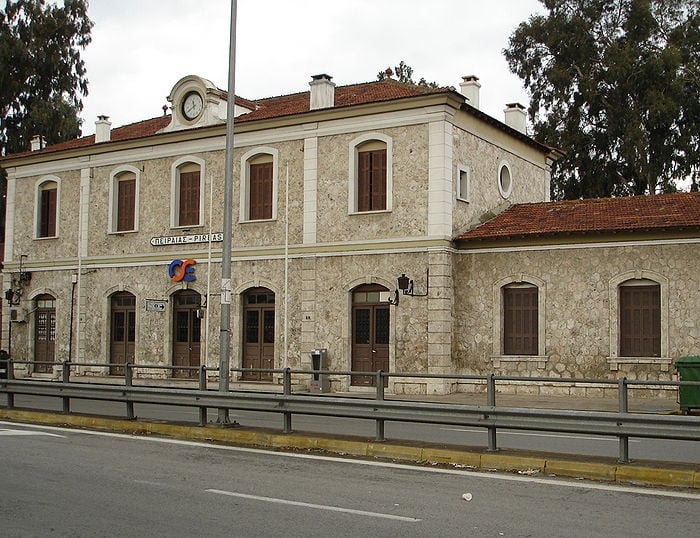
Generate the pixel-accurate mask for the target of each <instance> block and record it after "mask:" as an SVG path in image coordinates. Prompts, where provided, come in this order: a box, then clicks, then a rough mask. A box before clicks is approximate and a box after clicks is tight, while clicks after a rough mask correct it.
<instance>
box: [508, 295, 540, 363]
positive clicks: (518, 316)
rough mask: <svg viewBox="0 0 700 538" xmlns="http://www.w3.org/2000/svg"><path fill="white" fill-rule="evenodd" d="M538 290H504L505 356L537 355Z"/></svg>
mask: <svg viewBox="0 0 700 538" xmlns="http://www.w3.org/2000/svg"><path fill="white" fill-rule="evenodd" d="M537 318H538V289H537V288H536V287H534V286H528V287H505V288H503V354H504V355H537V351H538V337H537V334H538V321H537Z"/></svg>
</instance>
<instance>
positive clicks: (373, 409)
mask: <svg viewBox="0 0 700 538" xmlns="http://www.w3.org/2000/svg"><path fill="white" fill-rule="evenodd" d="M76 365H77V364H75V363H69V362H65V363H61V366H62V380H61V381H36V380H28V379H21V380H16V379H13V375H12V373H13V368H12V364H11V362H10V364H9V365H8V366H9V368H8V374H9V376H8V377H9V379H7V380H0V393H5V394H7V405H8V407H14V396H15V395H16V394H24V395H35V396H51V397H60V398H61V399H62V401H63V412H64V413H70V401H71V399H72V398H80V399H89V400H107V401H115V402H123V403H124V404H125V405H126V417H127V418H128V419H135V418H136V416H135V413H134V404H135V403H141V404H161V405H174V406H186V407H195V408H198V409H199V423H200V425H204V424H206V421H207V409H208V408H218V409H236V410H245V411H258V412H268V413H277V414H281V415H282V417H283V425H282V431H283V432H284V433H291V432H292V417H293V415H295V414H296V415H316V416H329V417H343V418H356V419H367V420H374V421H375V424H376V436H375V440H376V441H384V440H385V435H384V424H385V422H386V421H395V422H413V423H429V424H442V425H457V426H469V427H478V428H485V429H486V430H487V431H488V450H489V451H495V450H498V444H497V431H498V429H509V430H531V431H548V432H561V433H577V434H591V435H603V436H614V437H617V438H618V439H619V458H618V461H619V462H620V463H627V462H629V438H630V437H646V438H655V439H676V440H689V441H700V417H694V416H676V415H659V414H642V413H631V412H629V410H628V402H627V388H628V386H630V385H651V384H652V383H649V382H634V381H628V380H626V379H624V378H623V379H620V380H618V381H611V380H590V379H589V380H584V379H568V380H566V381H569V382H579V383H580V382H589V383H607V384H611V385H615V384H617V385H618V388H619V395H620V397H619V410H618V411H617V412H608V411H575V410H566V409H555V410H549V409H532V408H518V407H499V406H497V405H496V379H506V380H510V381H523V382H525V381H538V380H546V381H553V379H551V378H522V377H498V378H497V376H495V375H494V374H490V375H488V376H454V375H448V374H445V375H442V374H436V375H433V376H426V375H420V374H397V373H394V374H389V373H385V372H381V371H380V372H332V371H319V370H312V371H308V370H291V369H289V368H286V369H282V370H262V369H238V371H242V372H247V371H264V372H267V373H272V374H279V375H281V376H282V379H283V393H282V394H270V393H262V392H241V391H229V392H218V391H212V390H207V389H206V374H207V372H208V371H210V370H208V369H207V368H206V367H204V366H200V367H198V368H195V367H189V369H194V370H197V371H198V388H197V389H174V388H162V387H152V386H151V387H149V386H134V385H133V370H134V369H135V368H143V367H142V366H136V365H124V364H121V365H119V366H122V367H125V370H124V371H125V377H124V385H108V384H94V383H93V384H87V383H82V382H81V383H75V382H71V381H70V369H71V367H72V366H76ZM81 365H82V366H86V365H87V364H82V363H81ZM98 366H105V365H104V364H99V365H98ZM107 366H109V365H107ZM159 368H163V369H167V370H173V369H183V368H185V369H187V367H172V366H166V367H159ZM341 373H342V374H348V375H364V376H366V375H370V376H375V377H376V379H375V382H376V396H375V398H374V399H369V398H348V397H338V396H332V397H324V396H322V395H300V394H292V390H291V388H292V375H293V374H294V375H334V374H341ZM389 376H397V377H421V378H425V377H437V378H458V379H470V380H476V381H481V382H485V384H486V400H487V402H486V405H483V406H482V405H463V404H453V403H432V402H416V401H405V400H401V401H398V400H385V398H384V379H385V378H386V377H389ZM557 381H561V380H559V379H557ZM653 385H670V386H678V385H696V386H698V387H699V390H700V382H675V381H664V382H654V383H653Z"/></svg>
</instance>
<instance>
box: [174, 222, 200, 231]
mask: <svg viewBox="0 0 700 538" xmlns="http://www.w3.org/2000/svg"><path fill="white" fill-rule="evenodd" d="M191 228H204V224H188V225H185V226H176V225H173V226H171V227H170V229H171V230H180V231H188V230H190V229H191Z"/></svg>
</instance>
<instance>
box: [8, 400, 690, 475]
mask: <svg viewBox="0 0 700 538" xmlns="http://www.w3.org/2000/svg"><path fill="white" fill-rule="evenodd" d="M2 403H3V402H0V404H2ZM15 405H16V406H18V407H27V408H32V409H44V410H53V411H60V410H61V401H60V399H58V398H47V397H41V396H24V395H18V396H16V397H15ZM71 410H72V411H73V412H76V413H89V414H97V415H103V416H116V417H125V416H126V415H125V413H126V411H125V406H124V405H123V404H119V403H117V402H101V401H92V400H77V399H76V400H72V402H71ZM135 411H136V414H137V416H138V417H139V418H141V419H150V420H172V421H185V422H192V423H197V421H198V420H199V414H198V410H197V409H194V408H179V407H174V406H160V405H146V404H143V405H139V404H136V405H135ZM230 416H231V418H232V420H236V421H237V422H239V423H240V424H241V425H242V426H250V427H261V428H273V429H278V430H282V427H283V423H282V416H281V415H279V414H271V413H258V412H248V411H231V412H230ZM216 419H217V411H216V409H210V410H209V412H208V420H209V421H210V422H211V421H216ZM292 427H293V428H294V430H295V431H297V432H314V433H331V434H343V435H356V436H360V437H365V438H370V439H371V438H373V437H374V435H375V424H374V421H372V420H358V419H343V418H330V417H314V416H299V415H296V416H294V417H293V420H292ZM385 427H386V429H385V435H386V437H387V438H388V439H397V440H416V441H430V442H436V443H447V444H453V445H458V446H466V447H479V448H483V447H485V446H487V445H488V440H487V433H486V430H479V429H472V428H460V427H454V426H444V425H443V426H441V425H431V424H406V423H391V422H387V423H386V425H385ZM498 446H499V448H512V449H522V450H537V451H546V452H556V453H565V454H580V455H590V456H608V457H617V456H618V449H619V441H618V439H617V438H616V437H605V436H590V435H577V434H561V433H548V432H526V431H508V430H499V431H498ZM629 451H630V458H631V459H633V460H657V461H667V462H686V463H700V447H699V446H698V443H696V442H692V441H674V440H662V439H637V438H631V439H630V442H629Z"/></svg>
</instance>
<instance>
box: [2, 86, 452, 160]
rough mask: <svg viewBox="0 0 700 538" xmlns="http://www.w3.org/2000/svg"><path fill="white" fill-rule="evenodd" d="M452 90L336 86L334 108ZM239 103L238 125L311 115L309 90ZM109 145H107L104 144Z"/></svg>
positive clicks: (152, 126)
mask: <svg viewBox="0 0 700 538" xmlns="http://www.w3.org/2000/svg"><path fill="white" fill-rule="evenodd" d="M449 91H451V89H449V88H429V87H425V86H415V85H412V84H403V83H400V82H397V81H395V80H392V79H386V80H383V81H375V82H366V83H362V84H353V85H350V86H339V87H337V88H336V89H335V105H334V107H333V108H341V107H348V106H353V105H361V104H368V103H378V102H383V101H392V100H395V99H402V98H407V97H415V96H419V95H424V94H429V93H444V92H449ZM222 96H223V97H224V98H227V94H226V92H222ZM236 103H237V104H239V105H241V106H243V107H245V108H248V109H252V111H251V112H249V113H246V114H242V115H240V116H237V117H236V122H239V123H240V122H249V121H255V120H261V119H272V118H279V117H284V116H290V115H294V114H302V113H304V112H309V103H310V96H309V92H308V91H306V92H300V93H294V94H291V95H282V96H278V97H268V98H265V99H259V100H255V101H253V100H249V99H243V98H241V97H238V96H237V97H236ZM170 120H171V116H169V115H168V116H159V117H157V118H153V119H150V120H144V121H140V122H137V123H132V124H130V125H125V126H123V127H116V128H114V129H112V131H111V135H110V136H111V139H110V141H109V142H118V141H124V140H135V139H139V138H145V137H148V136H152V135H155V134H157V133H158V131H160V130H161V129H163V128H164V127H165V126H167V125H168V124H169V123H170ZM109 142H105V144H107V143H109ZM94 145H95V136H94V135H90V136H85V137H83V138H77V139H74V140H68V141H66V142H61V143H59V144H54V145H52V146H48V147H46V148H44V149H42V150H38V151H33V152H29V151H27V152H23V153H14V154H12V155H9V156H7V157H6V158H10V159H11V158H14V157H23V156H26V155H29V154H31V155H40V154H48V153H54V152H57V151H63V150H67V149H76V148H86V147H90V146H94ZM0 160H2V159H0Z"/></svg>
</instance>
